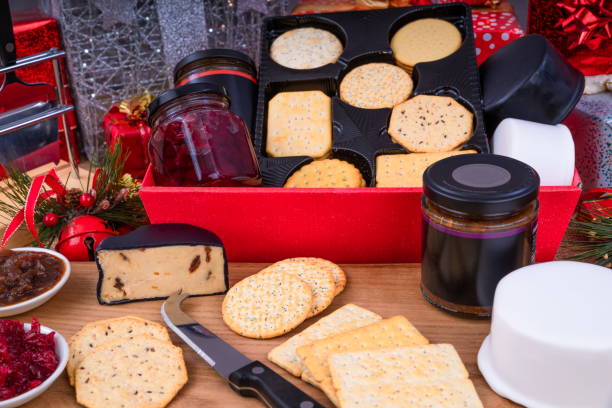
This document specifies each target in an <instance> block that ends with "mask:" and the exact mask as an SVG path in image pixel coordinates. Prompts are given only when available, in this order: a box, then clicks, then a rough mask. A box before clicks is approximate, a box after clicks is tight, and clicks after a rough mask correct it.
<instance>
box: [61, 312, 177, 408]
mask: <svg viewBox="0 0 612 408" xmlns="http://www.w3.org/2000/svg"><path fill="white" fill-rule="evenodd" d="M69 348H70V356H69V359H68V364H67V366H66V371H67V372H68V377H69V380H70V384H71V385H73V386H74V387H75V389H76V397H77V402H78V403H79V404H81V405H84V406H85V407H88V408H104V407H118V406H121V407H125V408H131V407H144V406H146V407H150V408H163V407H165V406H166V405H168V404H169V403H170V401H172V399H173V398H174V396H175V395H176V394H177V393H178V392H179V390H180V389H181V388H182V387H183V385H185V383H186V382H187V369H186V367H185V361H184V359H183V351H182V350H181V349H180V348H179V347H176V346H174V345H173V344H172V342H171V341H170V336H169V335H168V331H167V330H166V328H165V327H163V326H162V325H160V324H158V323H155V322H152V321H149V320H144V319H140V318H138V317H133V316H125V317H120V318H116V319H109V320H101V321H97V322H92V323H89V324H87V325H85V326H84V327H83V328H82V329H81V330H79V331H78V332H77V333H76V334H75V335H74V336H72V338H71V339H70V343H69Z"/></svg>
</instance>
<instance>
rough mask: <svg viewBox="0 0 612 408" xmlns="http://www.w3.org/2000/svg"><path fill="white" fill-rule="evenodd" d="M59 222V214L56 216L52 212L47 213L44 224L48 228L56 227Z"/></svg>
mask: <svg viewBox="0 0 612 408" xmlns="http://www.w3.org/2000/svg"><path fill="white" fill-rule="evenodd" d="M58 221H59V217H58V216H57V214H54V213H52V212H50V213H46V214H45V216H44V217H43V224H45V225H46V226H47V227H54V226H56V225H57V222H58Z"/></svg>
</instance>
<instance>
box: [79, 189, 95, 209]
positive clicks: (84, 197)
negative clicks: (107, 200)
mask: <svg viewBox="0 0 612 408" xmlns="http://www.w3.org/2000/svg"><path fill="white" fill-rule="evenodd" d="M94 201H95V199H94V197H93V196H92V195H91V194H89V193H83V194H81V196H80V197H79V203H81V205H82V206H83V207H85V208H89V207H91V206H92V205H94Z"/></svg>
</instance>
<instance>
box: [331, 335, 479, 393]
mask: <svg viewBox="0 0 612 408" xmlns="http://www.w3.org/2000/svg"><path fill="white" fill-rule="evenodd" d="M329 368H330V371H331V375H332V379H333V385H334V388H335V389H336V392H337V394H338V398H339V399H340V400H343V399H347V398H349V395H350V394H351V393H352V392H353V391H354V390H355V389H357V388H359V387H363V386H365V387H371V386H376V385H382V384H397V385H403V384H408V383H413V382H415V381H433V380H436V381H437V380H456V379H464V378H468V372H467V370H466V369H465V366H464V365H463V362H462V361H461V358H460V357H459V354H457V351H456V350H455V348H454V347H453V346H452V345H450V344H428V345H426V346H421V347H399V348H389V349H381V350H366V351H358V352H353V353H341V354H333V355H331V356H330V357H329Z"/></svg>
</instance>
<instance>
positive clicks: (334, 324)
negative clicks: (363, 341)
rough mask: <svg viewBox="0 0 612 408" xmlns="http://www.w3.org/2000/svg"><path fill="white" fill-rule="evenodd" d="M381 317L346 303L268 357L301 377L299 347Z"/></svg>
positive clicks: (276, 348)
mask: <svg viewBox="0 0 612 408" xmlns="http://www.w3.org/2000/svg"><path fill="white" fill-rule="evenodd" d="M381 319H382V317H380V316H379V315H377V314H376V313H374V312H370V311H369V310H366V309H363V308H361V307H359V306H356V305H353V304H347V305H344V306H342V307H341V308H340V309H338V310H336V311H334V312H332V313H330V314H329V315H327V316H325V317H322V318H321V319H319V321H318V322H316V323H314V324H313V325H311V326H309V327H308V328H306V329H304V330H303V331H302V332H301V333H298V334H296V335H295V336H293V337H291V338H290V339H288V340H287V341H285V342H284V343H282V344H280V345H278V346H276V347H275V348H273V349H272V350H270V352H269V353H268V359H269V360H270V361H272V362H274V363H275V364H277V365H279V366H280V367H282V368H284V369H285V370H287V371H288V372H290V373H291V374H293V375H294V376H296V377H299V376H301V375H302V371H303V366H302V363H301V361H300V359H299V358H298V355H297V352H296V350H297V348H298V347H301V346H304V345H307V344H310V343H312V342H313V341H315V340H320V339H323V338H325V337H329V336H331V335H334V334H338V333H342V332H344V331H347V330H351V329H355V328H357V327H362V326H366V325H368V324H371V323H374V322H377V321H379V320H381Z"/></svg>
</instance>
